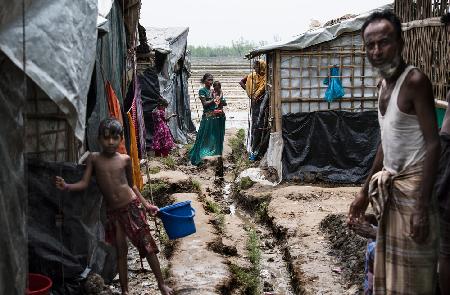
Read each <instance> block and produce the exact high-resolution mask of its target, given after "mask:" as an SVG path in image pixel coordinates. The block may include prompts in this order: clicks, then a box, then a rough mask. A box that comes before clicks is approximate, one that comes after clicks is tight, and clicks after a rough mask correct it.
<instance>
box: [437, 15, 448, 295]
mask: <svg viewBox="0 0 450 295" xmlns="http://www.w3.org/2000/svg"><path fill="white" fill-rule="evenodd" d="M441 22H442V23H443V24H444V25H445V29H446V31H447V33H448V32H450V13H447V14H446V15H444V16H443V17H442V18H441ZM446 99H447V103H449V104H450V91H449V92H448V93H447V97H446ZM440 137H441V158H440V161H439V172H438V179H437V180H436V186H435V187H436V196H437V199H438V204H439V216H440V223H441V224H440V225H441V227H440V229H441V236H440V238H441V245H440V252H439V287H440V291H441V294H450V280H449V278H450V109H449V107H448V106H447V111H446V112H445V116H444V120H443V122H442V126H441V131H440Z"/></svg>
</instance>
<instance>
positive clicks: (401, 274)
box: [348, 11, 440, 294]
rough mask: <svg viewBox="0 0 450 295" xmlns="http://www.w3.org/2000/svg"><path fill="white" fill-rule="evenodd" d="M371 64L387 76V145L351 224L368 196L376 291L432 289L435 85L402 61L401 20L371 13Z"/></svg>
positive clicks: (383, 125) (366, 27)
mask: <svg viewBox="0 0 450 295" xmlns="http://www.w3.org/2000/svg"><path fill="white" fill-rule="evenodd" d="M361 34H362V37H363V41H364V45H365V48H366V54H367V58H368V59H369V62H370V63H371V64H372V66H374V67H375V68H376V69H378V71H379V74H380V76H381V77H382V79H383V80H382V82H381V87H380V91H379V101H378V105H379V110H378V113H379V114H378V118H379V123H380V129H381V143H380V146H379V147H378V152H377V154H376V156H375V160H374V163H373V166H372V169H371V172H370V173H369V177H368V179H367V180H366V182H365V184H364V186H363V188H362V190H361V192H360V193H359V194H358V196H357V197H356V198H355V200H354V201H353V202H352V204H351V206H350V210H349V216H348V222H349V224H350V225H351V224H354V223H361V222H362V221H363V219H364V212H365V210H366V209H367V206H368V204H369V201H370V202H371V203H372V207H373V209H374V211H375V213H376V214H377V218H378V222H379V225H378V230H377V245H376V248H375V258H374V259H375V260H374V287H373V292H374V294H434V291H435V287H436V285H437V284H436V283H437V276H436V267H437V265H436V264H437V258H438V255H437V248H438V244H437V243H438V233H437V231H438V224H437V221H438V220H437V214H436V213H437V212H436V211H437V210H436V200H435V198H434V196H433V186H434V182H435V178H436V174H437V167H438V161H439V153H440V142H439V135H438V128H437V122H436V115H435V111H434V99H433V91H432V85H431V82H430V80H429V79H428V77H427V76H426V75H425V74H423V73H422V72H421V71H420V70H418V69H417V68H415V67H413V66H410V65H406V63H405V61H404V60H403V58H402V49H403V45H404V42H403V39H402V30H401V22H400V20H399V18H398V17H397V16H396V15H395V14H394V13H392V12H391V11H383V12H375V13H373V14H371V15H370V16H369V17H368V18H367V20H366V21H365V23H364V24H363V26H362V28H361Z"/></svg>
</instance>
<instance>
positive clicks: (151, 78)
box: [131, 68, 161, 148]
mask: <svg viewBox="0 0 450 295" xmlns="http://www.w3.org/2000/svg"><path fill="white" fill-rule="evenodd" d="M138 79H139V84H140V86H141V98H142V111H143V113H144V122H145V130H146V131H147V132H146V136H145V143H146V146H147V148H150V145H151V143H152V138H153V118H152V111H153V110H154V109H155V108H156V106H157V105H158V98H159V97H160V96H161V95H160V92H159V80H158V74H157V73H156V70H155V68H147V69H145V70H144V72H143V73H142V74H138ZM131 92H132V91H131Z"/></svg>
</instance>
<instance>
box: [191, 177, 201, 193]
mask: <svg viewBox="0 0 450 295" xmlns="http://www.w3.org/2000/svg"><path fill="white" fill-rule="evenodd" d="M191 183H192V189H193V190H194V191H196V192H197V193H198V194H201V193H202V184H201V183H200V182H199V181H198V180H195V179H192V180H191Z"/></svg>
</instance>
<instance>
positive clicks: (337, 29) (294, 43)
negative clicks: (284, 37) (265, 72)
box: [247, 4, 393, 58]
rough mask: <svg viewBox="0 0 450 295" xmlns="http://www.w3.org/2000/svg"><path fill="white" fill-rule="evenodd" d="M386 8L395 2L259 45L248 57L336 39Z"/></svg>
mask: <svg viewBox="0 0 450 295" xmlns="http://www.w3.org/2000/svg"><path fill="white" fill-rule="evenodd" d="M385 9H393V4H386V5H384V6H381V7H379V8H376V9H373V10H371V11H369V12H366V13H363V14H360V15H358V16H356V17H354V18H351V19H347V20H344V21H342V22H340V23H338V24H334V25H331V26H328V27H323V28H319V29H316V30H313V31H308V32H305V33H303V34H301V35H298V36H295V37H293V38H292V39H291V40H289V41H287V42H286V41H279V42H276V43H272V44H268V45H265V46H261V47H258V48H256V49H254V50H252V51H250V53H249V54H248V55H247V57H248V58H252V57H255V56H257V55H260V54H263V53H266V52H269V51H273V50H301V49H304V48H308V47H310V46H313V45H317V44H320V43H324V42H328V41H331V40H334V39H336V38H337V37H339V36H340V35H342V34H344V33H349V32H356V31H358V30H360V29H361V26H362V25H363V23H364V21H365V20H366V19H367V17H368V16H369V15H370V14H371V13H373V12H375V11H380V10H385Z"/></svg>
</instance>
